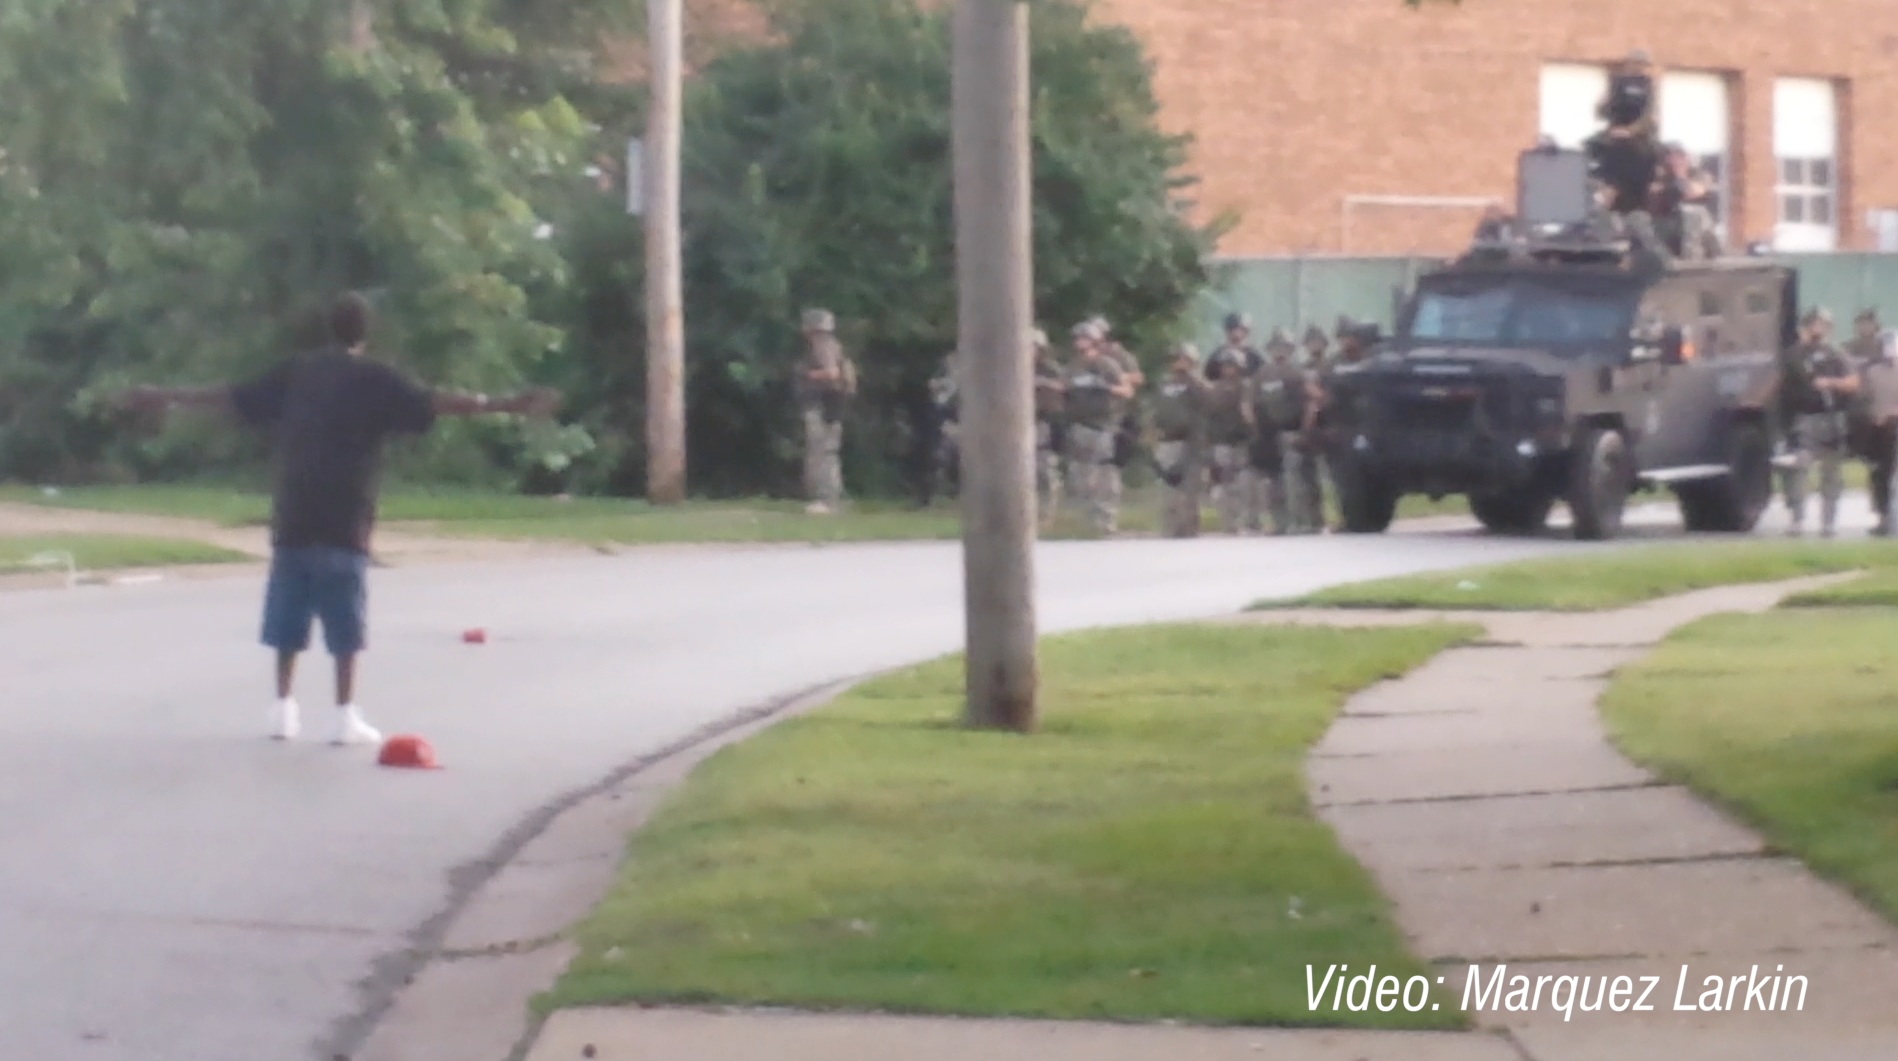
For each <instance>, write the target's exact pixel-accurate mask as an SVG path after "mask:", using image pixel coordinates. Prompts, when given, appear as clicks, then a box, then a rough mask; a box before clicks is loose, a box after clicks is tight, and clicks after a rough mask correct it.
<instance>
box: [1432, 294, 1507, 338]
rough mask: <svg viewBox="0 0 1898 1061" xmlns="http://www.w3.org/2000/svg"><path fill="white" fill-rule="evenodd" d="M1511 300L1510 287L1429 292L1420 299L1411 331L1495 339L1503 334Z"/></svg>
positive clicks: (1442, 336)
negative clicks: (1472, 291)
mask: <svg viewBox="0 0 1898 1061" xmlns="http://www.w3.org/2000/svg"><path fill="white" fill-rule="evenodd" d="M1509 302H1510V297H1509V289H1507V288H1494V289H1491V290H1488V291H1478V292H1474V293H1467V294H1466V293H1462V292H1450V291H1435V292H1430V293H1427V294H1425V295H1424V296H1423V297H1422V298H1420V299H1419V300H1418V302H1417V315H1416V318H1415V320H1414V321H1413V322H1412V323H1411V335H1412V336H1414V337H1416V338H1419V339H1433V340H1442V341H1446V342H1471V343H1487V342H1495V341H1497V340H1499V339H1500V338H1501V337H1502V334H1503V325H1504V323H1505V321H1506V320H1507V318H1508V315H1509Z"/></svg>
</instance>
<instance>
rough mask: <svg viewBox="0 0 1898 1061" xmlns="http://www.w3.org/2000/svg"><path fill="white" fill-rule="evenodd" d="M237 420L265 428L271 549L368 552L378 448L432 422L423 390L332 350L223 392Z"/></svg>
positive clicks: (394, 373) (381, 368)
mask: <svg viewBox="0 0 1898 1061" xmlns="http://www.w3.org/2000/svg"><path fill="white" fill-rule="evenodd" d="M231 403H232V405H233V406H235V407H236V409H237V414H238V415H239V416H240V417H242V418H243V419H244V421H245V422H246V423H249V424H251V425H253V426H256V427H259V428H263V429H265V430H267V431H269V432H270V435H271V441H272V444H273V445H272V449H273V455H274V458H275V462H276V497H275V499H274V502H273V504H272V511H271V543H272V544H273V545H275V546H276V547H277V548H280V549H295V548H304V547H310V546H327V547H330V548H336V549H351V550H354V551H356V552H360V553H367V552H368V551H369V534H370V531H371V529H372V528H373V527H374V526H375V522H376V491H377V487H378V485H379V483H378V481H379V479H380V477H381V468H382V443H383V441H384V440H385V439H387V438H388V436H390V435H392V434H398V433H410V434H420V433H421V432H424V431H427V430H428V429H429V428H430V427H432V426H434V423H435V406H434V399H433V397H432V396H431V395H430V394H429V392H428V391H427V390H425V389H424V388H422V387H421V386H420V385H418V384H416V383H415V382H414V381H412V380H410V379H409V378H408V377H406V376H404V375H402V374H401V373H400V372H397V371H396V370H395V369H392V368H390V367H389V366H387V365H383V364H378V363H377V362H374V361H370V360H367V359H365V358H361V357H354V356H351V355H350V354H349V353H347V352H345V351H343V350H339V349H328V350H319V351H316V352H314V353H308V354H303V355H301V356H298V357H294V358H291V359H290V360H288V361H285V362H284V363H283V364H281V365H279V366H277V367H276V368H275V369H272V370H271V371H270V372H268V373H265V374H264V375H262V376H260V377H258V378H257V379H254V380H251V381H250V382H248V383H243V384H240V385H238V386H236V387H233V388H232V389H231Z"/></svg>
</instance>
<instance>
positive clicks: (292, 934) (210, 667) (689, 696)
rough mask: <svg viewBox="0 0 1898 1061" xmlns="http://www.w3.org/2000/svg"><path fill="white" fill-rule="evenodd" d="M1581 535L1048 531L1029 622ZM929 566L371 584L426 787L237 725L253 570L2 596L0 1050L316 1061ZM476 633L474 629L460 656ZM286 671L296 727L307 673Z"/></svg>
mask: <svg viewBox="0 0 1898 1061" xmlns="http://www.w3.org/2000/svg"><path fill="white" fill-rule="evenodd" d="M1584 548H1598V547H1597V546H1582V545H1578V544H1576V543H1573V542H1566V541H1560V540H1541V541H1498V540H1490V539H1484V538H1481V537H1478V536H1475V535H1473V534H1470V533H1468V532H1437V533H1409V534H1399V535H1392V536H1389V537H1383V538H1374V539H1359V538H1312V539H1291V540H1272V539H1262V540H1238V541H1234V540H1222V539H1204V540H1199V541H1194V542H1157V541H1127V542H1109V543H1091V544H1083V543H1073V544H1050V545H1046V546H1043V547H1042V549H1041V552H1040V554H1039V558H1038V581H1039V588H1040V593H1039V597H1040V605H1039V606H1040V617H1041V622H1042V626H1043V629H1044V630H1047V631H1056V630H1071V629H1076V628H1081V627H1088V626H1103V625H1119V624H1128V623H1141V622H1148V621H1156V620H1175V619H1186V618H1195V617H1202V616H1207V615H1211V614H1217V613H1222V612H1230V611H1233V610H1236V609H1238V608H1240V607H1242V606H1244V605H1245V604H1247V603H1249V602H1251V601H1253V600H1257V599H1259V598H1263V597H1269V596H1278V595H1290V594H1296V593H1301V592H1305V591H1309V590H1311V589H1314V588H1318V587H1320V586H1324V585H1327V584H1332V583H1337V582H1343V581H1351V580H1357V579H1363V578H1372V577H1377V576H1382V575H1388V574H1395V573H1401V572H1411V571H1419V570H1425V569H1432V568H1444V567H1453V566H1460V565H1463V564H1467V563H1472V562H1486V561H1494V560H1501V559H1508V558H1512V557H1521V556H1530V555H1536V554H1545V553H1556V552H1568V551H1574V550H1578V549H1584ZM960 579H961V567H960V553H959V550H958V549H957V548H955V547H954V546H950V545H943V544H919V545H883V546H862V547H848V548H845V547H831V548H775V547H774V548H756V549H717V550H714V549H677V550H653V551H645V552H637V553H631V554H627V555H622V556H619V557H600V558H589V559H582V560H555V561H543V562H536V563H528V564H511V565H486V566H459V567H416V568H409V569H398V570H390V571H382V572H378V573H377V575H376V578H375V581H374V585H373V590H372V599H373V604H372V613H373V619H372V643H373V646H374V648H373V650H372V653H371V655H370V657H369V659H368V661H367V663H366V673H365V677H364V696H363V704H364V707H365V710H366V711H367V712H368V714H369V716H370V718H371V719H372V720H373V721H375V722H376V723H377V724H379V725H381V726H382V727H383V728H384V729H385V731H388V732H391V733H394V732H416V733H421V734H423V735H425V736H427V737H428V738H429V739H430V740H431V741H432V742H433V743H434V745H435V746H436V748H437V749H438V750H439V751H440V753H441V755H442V758H443V760H444V762H445V763H446V765H447V767H448V769H446V770H445V771H442V772H439V773H420V772H409V771H393V770H379V769H377V768H375V767H374V766H373V752H371V751H369V750H362V749H357V750H349V751H344V750H338V749H332V748H330V747H327V746H325V745H323V744H320V743H317V742H316V741H314V740H307V739H306V741H305V742H299V743H296V744H291V745H287V746H286V745H280V744H275V743H272V742H270V741H268V740H265V739H263V737H262V736H261V734H262V733H263V732H264V726H265V722H266V707H267V703H268V692H269V683H268V672H269V660H268V657H267V655H266V653H265V652H264V651H263V650H262V649H260V648H258V647H257V646H256V643H255V632H256V629H255V628H256V623H257V612H258V605H259V594H260V590H261V585H260V582H261V579H260V578H259V577H258V576H255V575H245V576H243V577H233V578H227V579H220V580H215V581H207V582H197V583H161V584H157V585H148V586H137V587H124V588H116V589H81V590H76V591H69V592H68V591H47V592H38V591H36V592H18V593H10V594H0V626H3V628H4V630H5V631H6V635H5V637H4V639H0V674H3V675H4V678H3V679H0V806H4V807H5V809H6V813H5V814H4V815H0V940H4V941H5V944H4V946H0V1056H5V1057H10V1058H11V1057H17V1058H33V1059H36V1061H64V1059H68V1058H71V1059H77V1061H94V1059H96V1061H261V1059H271V1061H277V1059H297V1058H306V1057H318V1058H320V1059H321V1061H329V1057H330V1053H329V1051H331V1050H333V1049H335V1048H336V1046H337V1045H338V1044H345V1043H347V1042H348V1041H349V1040H350V1039H351V1038H352V1032H353V1031H356V1030H359V1025H360V1023H361V1019H360V1015H361V1014H362V1013H364V1012H365V1011H366V1009H368V1008H371V1007H372V1004H373V1002H374V1000H375V998H376V996H377V994H378V993H379V992H385V991H387V990H388V989H389V988H390V987H391V986H392V985H391V984H390V983H388V982H387V979H388V977H387V970H388V969H389V968H390V961H391V958H392V956H399V955H400V954H401V953H402V952H403V951H404V949H405V948H406V947H407V946H408V945H409V943H410V941H411V939H412V937H413V935H414V933H415V932H416V931H417V930H418V927H419V926H421V925H423V924H424V923H425V922H426V921H428V919H430V918H431V916H433V915H435V914H437V913H438V912H439V911H440V910H442V909H443V908H444V907H445V905H446V904H447V903H448V902H449V901H450V899H451V897H452V895H453V894H454V888H455V887H456V886H457V885H458V884H465V883H466V880H467V873H468V870H467V869H466V867H470V866H474V865H478V864H479V863H480V862H481V861H482V860H483V858H484V856H487V855H488V854H489V853H490V852H491V851H492V850H493V849H494V848H495V846H496V844H497V842H498V841H499V840H500V838H501V837H503V836H504V835H505V834H507V833H509V831H510V830H514V829H517V827H518V826H520V824H521V823H522V822H524V821H527V820H529V819H530V818H531V816H532V815H533V814H534V813H535V811H536V810H537V808H542V807H544V806H546V805H548V804H549V803H550V802H552V801H555V800H557V799H559V798H560V797H562V796H563V795H565V794H568V793H571V792H573V791H575V790H577V789H580V788H583V787H586V786H588V785H590V784H592V783H595V782H597V781H598V780H600V779H602V778H603V777H605V776H606V775H608V774H609V773H611V772H612V771H614V770H615V769H616V768H618V767H621V766H622V765H624V764H626V763H628V762H629V761H631V760H634V759H636V758H638V757H640V756H642V755H643V754H648V753H650V752H652V751H654V750H656V749H658V748H660V747H662V746H664V745H666V744H668V743H671V742H674V741H677V740H678V739H680V738H681V737H683V736H685V735H687V734H690V733H692V732H693V731H695V730H697V729H699V728H701V727H703V726H705V725H707V724H710V723H714V722H716V721H718V720H720V719H721V718H724V717H726V716H729V715H731V714H733V713H734V712H737V711H739V710H741V709H744V708H746V707H748V706H753V705H757V704H759V703H761V702H765V701H768V700H770V699H772V698H775V697H779V696H782V695H784V694H787V693H791V692H795V691H798V690H802V689H807V688H810V687H813V686H816V685H819V684H822V683H825V682H828V681H831V680H835V679H841V678H845V677H849V676H854V675H857V674H861V673H864V672H868V671H872V670H876V669H880V668H884V667H889V666H892V665H898V664H902V663H906V662H911V661H916V660H921V659H925V658H928V657H931V656H934V655H938V654H941V653H944V652H948V651H953V650H955V649H956V648H958V647H959V644H960V638H961V633H962V631H961V623H962V610H961V581H960ZM474 626H481V627H485V628H488V629H489V630H490V631H491V634H492V637H493V640H492V641H491V643H489V644H488V645H486V646H482V647H470V646H465V645H463V644H462V643H461V642H460V637H459V635H460V632H461V631H462V630H463V629H465V628H468V627H474ZM310 662H311V663H312V664H319V665H318V666H312V667H311V668H310V671H309V672H308V673H306V674H305V675H303V678H302V682H301V684H300V690H299V691H300V694H301V699H302V700H303V702H304V705H305V714H306V718H307V719H308V721H306V729H309V730H314V731H315V732H313V733H312V734H311V736H313V737H318V738H320V737H321V736H322V735H323V727H322V724H323V723H325V722H327V718H326V717H325V711H324V708H325V705H326V704H327V702H328V696H329V679H328V676H327V674H325V673H323V670H324V668H323V667H322V666H320V664H321V663H323V661H322V660H321V659H320V658H312V660H311V661H310ZM310 716H314V717H310ZM458 869H459V870H460V872H459V873H457V870H458ZM378 969H380V970H382V975H380V976H378V975H377V970H378Z"/></svg>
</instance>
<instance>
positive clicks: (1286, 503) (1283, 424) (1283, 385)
mask: <svg viewBox="0 0 1898 1061" xmlns="http://www.w3.org/2000/svg"><path fill="white" fill-rule="evenodd" d="M1297 352H1298V344H1297V343H1295V342H1293V341H1292V333H1291V332H1288V331H1286V330H1285V329H1284V328H1278V329H1274V330H1273V332H1272V337H1271V340H1270V341H1269V342H1267V343H1266V345H1265V367H1263V368H1261V369H1260V370H1259V373H1258V375H1257V376H1255V377H1253V388H1252V396H1253V411H1254V414H1255V415H1256V416H1257V418H1258V424H1257V428H1256V430H1255V431H1254V432H1253V447H1252V468H1253V475H1254V484H1255V489H1254V490H1253V495H1252V496H1253V510H1252V511H1251V512H1250V513H1248V514H1247V522H1248V524H1249V525H1260V524H1262V523H1263V522H1264V519H1263V517H1264V516H1266V515H1269V516H1270V517H1271V521H1272V533H1273V534H1278V535H1283V534H1291V533H1292V532H1293V531H1294V530H1295V529H1296V527H1297V523H1296V522H1295V521H1294V520H1293V518H1292V511H1293V504H1292V502H1293V494H1294V493H1295V492H1296V489H1297V487H1296V480H1297V475H1298V470H1297V468H1296V466H1295V464H1294V461H1293V459H1292V455H1293V453H1294V452H1295V451H1296V446H1297V442H1298V434H1299V430H1300V429H1301V428H1302V427H1303V425H1304V422H1305V406H1306V404H1307V399H1308V388H1309V382H1308V381H1307V379H1306V376H1305V371H1304V370H1303V369H1301V368H1299V367H1298V361H1297V359H1296V355H1297Z"/></svg>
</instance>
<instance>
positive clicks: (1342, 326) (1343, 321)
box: [1338, 313, 1358, 337]
mask: <svg viewBox="0 0 1898 1061" xmlns="http://www.w3.org/2000/svg"><path fill="white" fill-rule="evenodd" d="M1357 330H1358V319H1357V318H1356V317H1352V316H1350V315H1348V314H1344V313H1340V314H1338V335H1339V336H1341V337H1342V336H1346V335H1350V334H1351V333H1352V332H1355V331H1357Z"/></svg>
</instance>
